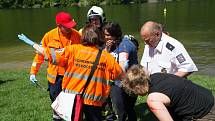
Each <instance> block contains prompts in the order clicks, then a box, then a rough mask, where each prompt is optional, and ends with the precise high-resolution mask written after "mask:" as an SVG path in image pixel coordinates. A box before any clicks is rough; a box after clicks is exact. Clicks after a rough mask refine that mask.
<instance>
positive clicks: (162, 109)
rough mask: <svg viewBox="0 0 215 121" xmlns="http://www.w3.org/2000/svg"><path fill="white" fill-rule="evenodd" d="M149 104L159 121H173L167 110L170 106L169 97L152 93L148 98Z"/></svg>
mask: <svg viewBox="0 0 215 121" xmlns="http://www.w3.org/2000/svg"><path fill="white" fill-rule="evenodd" d="M147 104H148V106H149V108H150V110H151V111H152V112H153V113H154V114H155V116H156V117H157V118H158V120H159V121H173V119H172V117H171V115H170V113H169V111H168V110H167V108H166V106H168V105H169V104H170V99H169V97H168V96H166V95H164V94H162V93H158V92H153V93H150V94H149V95H148V98H147Z"/></svg>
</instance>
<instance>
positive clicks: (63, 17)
mask: <svg viewBox="0 0 215 121" xmlns="http://www.w3.org/2000/svg"><path fill="white" fill-rule="evenodd" d="M56 24H60V25H63V26H64V27H66V28H73V27H74V26H75V25H76V22H75V20H74V19H72V16H71V15H70V14H69V13H66V12H59V13H57V15H56Z"/></svg>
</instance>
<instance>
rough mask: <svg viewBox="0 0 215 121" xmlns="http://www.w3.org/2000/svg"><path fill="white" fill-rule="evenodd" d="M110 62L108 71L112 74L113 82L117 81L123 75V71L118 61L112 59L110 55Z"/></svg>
mask: <svg viewBox="0 0 215 121" xmlns="http://www.w3.org/2000/svg"><path fill="white" fill-rule="evenodd" d="M108 58H109V60H108V61H107V63H108V71H109V72H110V73H111V78H110V79H111V80H115V79H117V78H118V77H119V76H120V75H121V74H122V72H123V71H122V69H121V67H120V65H119V64H118V63H117V61H116V60H115V59H114V57H112V56H111V55H110V54H109V56H108Z"/></svg>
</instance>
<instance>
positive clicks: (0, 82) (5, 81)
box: [0, 79, 15, 85]
mask: <svg viewBox="0 0 215 121" xmlns="http://www.w3.org/2000/svg"><path fill="white" fill-rule="evenodd" d="M12 81H15V79H8V80H0V85H2V84H4V83H7V82H12Z"/></svg>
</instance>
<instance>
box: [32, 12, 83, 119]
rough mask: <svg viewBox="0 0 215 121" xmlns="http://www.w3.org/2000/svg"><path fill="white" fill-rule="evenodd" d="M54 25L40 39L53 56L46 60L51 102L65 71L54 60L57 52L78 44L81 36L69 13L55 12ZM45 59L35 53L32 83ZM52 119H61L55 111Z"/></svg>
mask: <svg viewBox="0 0 215 121" xmlns="http://www.w3.org/2000/svg"><path fill="white" fill-rule="evenodd" d="M56 25H57V27H56V28H54V29H52V30H51V31H49V32H47V33H46V34H45V35H44V37H43V39H42V41H41V44H42V47H44V48H46V47H48V48H50V49H51V55H52V58H53V60H52V61H48V67H47V79H48V89H49V94H50V99H51V101H52V102H53V101H54V100H55V98H56V97H57V95H58V94H59V93H60V91H61V90H62V87H61V84H62V79H63V75H64V73H65V67H63V66H62V65H59V64H58V63H57V61H56V60H57V59H58V58H59V56H58V54H57V53H58V52H61V51H63V50H64V47H66V46H68V45H72V44H79V43H80V37H81V35H80V34H79V32H78V31H77V30H75V29H73V27H74V26H75V25H76V22H75V21H74V20H73V19H72V17H71V16H70V14H69V13H66V12H59V13H57V15H56ZM45 59H47V58H46V57H45V56H43V55H42V54H36V56H35V58H34V61H33V63H32V66H31V71H30V80H31V81H32V82H33V83H35V82H36V81H37V79H36V74H37V72H38V71H39V69H40V66H41V64H42V63H43V62H44V60H45ZM53 120H54V121H59V120H61V119H60V117H59V116H58V115H57V114H56V113H55V112H54V114H53Z"/></svg>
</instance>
